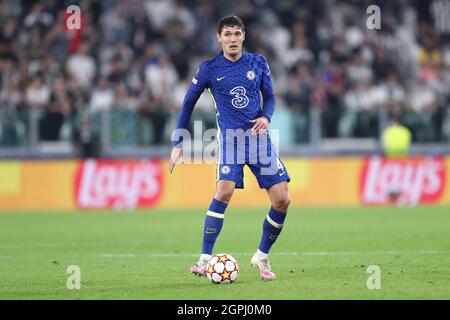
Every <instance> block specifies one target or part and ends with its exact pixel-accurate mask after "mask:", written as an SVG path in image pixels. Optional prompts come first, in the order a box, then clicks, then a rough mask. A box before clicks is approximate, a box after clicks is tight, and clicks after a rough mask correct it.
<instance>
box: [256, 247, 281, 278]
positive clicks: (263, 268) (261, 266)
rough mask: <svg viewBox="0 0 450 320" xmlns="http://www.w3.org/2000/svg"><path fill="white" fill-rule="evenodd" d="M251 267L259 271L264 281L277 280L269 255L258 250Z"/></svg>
mask: <svg viewBox="0 0 450 320" xmlns="http://www.w3.org/2000/svg"><path fill="white" fill-rule="evenodd" d="M251 265H252V266H253V267H255V268H257V269H258V270H259V275H260V277H261V279H262V280H264V281H273V280H275V279H276V278H277V276H276V275H275V273H273V272H272V267H271V266H270V262H269V257H268V255H267V254H265V253H262V252H261V251H259V250H257V251H256V252H255V254H254V255H253V257H252V260H251Z"/></svg>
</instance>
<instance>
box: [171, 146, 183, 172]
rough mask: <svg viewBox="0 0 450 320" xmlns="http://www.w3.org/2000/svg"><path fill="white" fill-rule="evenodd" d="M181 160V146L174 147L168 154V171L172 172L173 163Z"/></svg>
mask: <svg viewBox="0 0 450 320" xmlns="http://www.w3.org/2000/svg"><path fill="white" fill-rule="evenodd" d="M182 161H183V148H179V147H174V148H173V149H172V152H171V154H170V160H169V172H170V173H172V171H173V168H174V167H175V164H176V163H177V162H182Z"/></svg>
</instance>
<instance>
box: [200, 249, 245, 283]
mask: <svg viewBox="0 0 450 320" xmlns="http://www.w3.org/2000/svg"><path fill="white" fill-rule="evenodd" d="M206 275H207V276H208V279H209V280H210V281H211V282H212V283H216V284H222V283H232V282H234V281H236V279H237V277H238V275H239V265H238V263H237V261H236V259H235V258H233V257H232V256H231V255H229V254H226V253H221V254H217V255H215V256H213V257H212V258H211V259H210V260H209V262H208V268H207V269H206Z"/></svg>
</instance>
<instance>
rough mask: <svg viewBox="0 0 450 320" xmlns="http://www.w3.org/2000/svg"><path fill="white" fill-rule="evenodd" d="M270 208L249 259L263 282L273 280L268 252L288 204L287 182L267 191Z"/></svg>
mask: <svg viewBox="0 0 450 320" xmlns="http://www.w3.org/2000/svg"><path fill="white" fill-rule="evenodd" d="M267 193H268V195H269V198H270V202H271V205H272V206H271V208H270V210H269V213H268V214H267V216H266V218H265V219H264V223H263V232H262V236H261V241H260V243H259V247H258V249H257V251H256V252H255V254H254V255H253V257H252V259H251V263H252V265H253V266H255V267H257V268H258V269H259V271H260V275H261V278H262V279H263V280H275V279H276V276H275V274H274V273H273V272H272V268H271V266H270V263H269V251H270V248H271V247H272V245H273V244H274V243H275V241H276V240H277V238H278V236H279V235H280V233H281V230H282V229H283V225H284V220H285V219H286V214H287V210H288V208H289V204H290V198H289V191H288V183H287V181H282V182H279V183H277V184H275V185H273V186H272V187H270V188H268V189H267Z"/></svg>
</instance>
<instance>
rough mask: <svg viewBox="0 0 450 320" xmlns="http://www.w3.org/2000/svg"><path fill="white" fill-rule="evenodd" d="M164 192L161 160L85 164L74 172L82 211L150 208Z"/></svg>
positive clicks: (93, 161)
mask: <svg viewBox="0 0 450 320" xmlns="http://www.w3.org/2000/svg"><path fill="white" fill-rule="evenodd" d="M162 189H163V173H162V166H161V161H159V160H153V161H144V160H143V161H120V160H86V161H83V162H81V163H80V164H79V165H78V168H77V170H76V172H75V179H74V191H75V194H74V197H75V203H76V206H77V208H82V209H113V208H114V209H121V208H139V207H151V206H153V205H155V204H156V203H157V202H158V199H159V197H160V196H161V191H162Z"/></svg>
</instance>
